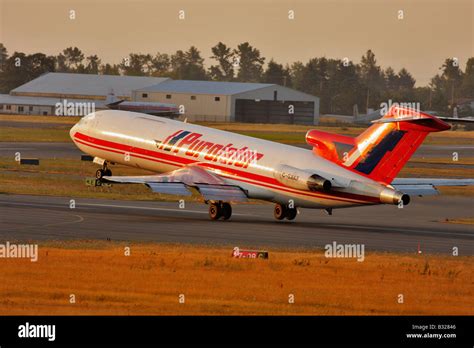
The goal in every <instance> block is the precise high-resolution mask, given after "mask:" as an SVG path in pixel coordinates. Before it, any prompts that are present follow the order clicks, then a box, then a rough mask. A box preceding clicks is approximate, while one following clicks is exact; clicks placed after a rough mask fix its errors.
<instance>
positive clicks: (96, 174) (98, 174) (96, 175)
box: [95, 169, 104, 180]
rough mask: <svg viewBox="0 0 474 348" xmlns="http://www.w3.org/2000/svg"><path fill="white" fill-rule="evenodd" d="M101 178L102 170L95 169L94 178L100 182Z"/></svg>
mask: <svg viewBox="0 0 474 348" xmlns="http://www.w3.org/2000/svg"><path fill="white" fill-rule="evenodd" d="M103 176H104V170H103V169H97V171H96V172H95V178H96V179H99V180H100V179H102V177H103Z"/></svg>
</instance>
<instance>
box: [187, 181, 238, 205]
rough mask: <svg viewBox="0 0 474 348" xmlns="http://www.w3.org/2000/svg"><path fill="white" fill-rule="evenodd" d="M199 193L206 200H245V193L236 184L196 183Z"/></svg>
mask: <svg viewBox="0 0 474 348" xmlns="http://www.w3.org/2000/svg"><path fill="white" fill-rule="evenodd" d="M195 186H196V188H197V189H198V190H199V193H200V194H201V195H202V196H203V197H204V199H205V200H208V201H226V202H246V201H247V195H246V194H245V192H244V191H243V190H242V189H241V188H240V187H238V186H231V185H208V184H196V185H195Z"/></svg>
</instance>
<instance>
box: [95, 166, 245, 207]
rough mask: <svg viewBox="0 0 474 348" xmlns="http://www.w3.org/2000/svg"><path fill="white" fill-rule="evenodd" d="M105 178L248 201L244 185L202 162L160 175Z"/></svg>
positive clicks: (179, 192)
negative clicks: (232, 183)
mask: <svg viewBox="0 0 474 348" xmlns="http://www.w3.org/2000/svg"><path fill="white" fill-rule="evenodd" d="M102 180H103V181H105V182H113V183H121V184H144V185H146V186H148V187H149V188H150V189H151V190H152V191H153V192H156V193H165V194H170V195H179V196H191V195H192V191H191V188H194V189H196V190H197V191H198V192H199V193H200V194H201V196H202V197H203V198H204V199H205V200H209V201H226V202H232V201H233V202H245V201H247V194H246V192H245V191H244V190H243V189H242V188H241V187H239V186H235V185H229V184H227V183H226V182H225V181H224V180H223V179H222V178H220V177H219V176H217V175H215V174H214V173H211V172H210V171H208V170H206V169H204V168H201V167H199V166H186V167H184V168H181V169H177V170H174V171H172V172H169V173H164V174H159V175H145V176H104V177H103V178H102Z"/></svg>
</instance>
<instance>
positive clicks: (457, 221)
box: [444, 218, 474, 225]
mask: <svg viewBox="0 0 474 348" xmlns="http://www.w3.org/2000/svg"><path fill="white" fill-rule="evenodd" d="M444 222H448V223H451V224H464V225H474V218H464V219H446V220H445V221H444Z"/></svg>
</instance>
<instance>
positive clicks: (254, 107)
mask: <svg viewBox="0 0 474 348" xmlns="http://www.w3.org/2000/svg"><path fill="white" fill-rule="evenodd" d="M132 99H133V100H136V101H143V102H146V101H151V102H162V103H173V104H176V105H178V106H180V108H181V109H182V113H183V114H184V115H185V117H187V118H188V119H189V120H190V121H217V122H219V121H220V122H252V123H299V124H316V123H317V122H318V119H319V98H317V97H315V96H312V95H309V94H306V93H302V92H299V91H296V90H294V89H291V88H287V87H283V86H279V85H276V84H267V83H242V82H217V81H190V80H167V81H164V82H161V83H159V84H156V85H153V86H149V87H144V88H139V89H136V90H135V91H134V92H133V95H132Z"/></svg>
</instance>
